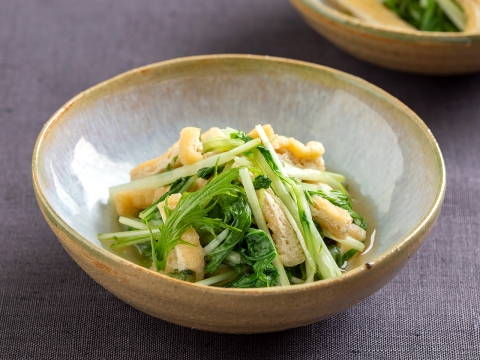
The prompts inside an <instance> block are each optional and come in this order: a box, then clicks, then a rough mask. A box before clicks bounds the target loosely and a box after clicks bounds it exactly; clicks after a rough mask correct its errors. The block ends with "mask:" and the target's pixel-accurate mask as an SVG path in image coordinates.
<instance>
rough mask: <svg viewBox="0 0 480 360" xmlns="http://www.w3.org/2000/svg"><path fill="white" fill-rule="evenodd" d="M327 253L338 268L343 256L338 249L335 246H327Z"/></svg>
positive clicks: (341, 263)
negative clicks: (328, 252)
mask: <svg viewBox="0 0 480 360" xmlns="http://www.w3.org/2000/svg"><path fill="white" fill-rule="evenodd" d="M328 251H330V254H332V257H333V259H334V260H335V262H336V263H337V265H338V266H339V267H341V266H342V265H343V256H342V252H341V251H340V248H339V247H338V246H336V245H328Z"/></svg>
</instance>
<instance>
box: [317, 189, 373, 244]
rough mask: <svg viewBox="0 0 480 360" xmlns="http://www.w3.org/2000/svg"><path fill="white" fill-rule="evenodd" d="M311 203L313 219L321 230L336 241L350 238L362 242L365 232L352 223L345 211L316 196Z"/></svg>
mask: <svg viewBox="0 0 480 360" xmlns="http://www.w3.org/2000/svg"><path fill="white" fill-rule="evenodd" d="M312 201H313V204H314V208H313V209H312V216H313V218H314V219H315V220H316V221H317V222H318V223H319V224H320V226H321V227H322V228H323V229H325V230H328V231H329V232H330V234H332V235H333V236H335V237H336V238H337V239H340V240H343V239H346V237H347V236H350V237H352V238H354V239H356V240H359V241H362V240H364V239H365V238H366V236H367V233H366V231H365V230H363V229H362V228H361V227H359V226H358V225H356V224H354V223H353V219H352V217H351V216H350V214H349V213H348V211H347V210H345V209H342V208H339V207H338V206H335V205H333V204H332V203H331V202H330V201H328V200H326V199H324V198H322V197H320V196H318V195H315V196H313V197H312Z"/></svg>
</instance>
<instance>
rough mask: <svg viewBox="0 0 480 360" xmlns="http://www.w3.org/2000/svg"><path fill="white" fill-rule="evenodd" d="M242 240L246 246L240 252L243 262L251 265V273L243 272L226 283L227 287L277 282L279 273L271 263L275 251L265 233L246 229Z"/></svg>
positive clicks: (266, 285)
mask: <svg viewBox="0 0 480 360" xmlns="http://www.w3.org/2000/svg"><path fill="white" fill-rule="evenodd" d="M244 242H245V243H246V244H247V247H246V248H242V249H241V250H240V253H241V254H242V257H243V258H244V260H245V262H246V263H247V264H248V265H250V266H252V267H253V271H254V272H253V273H252V274H244V275H242V276H241V277H240V278H239V279H237V280H235V281H234V282H232V283H230V284H228V287H245V286H246V285H247V284H248V285H250V286H247V287H252V285H253V286H255V287H269V286H275V285H277V283H278V279H279V276H280V274H279V273H278V271H277V269H276V268H275V266H274V265H273V264H272V261H273V259H275V256H276V251H275V247H274V246H273V244H272V242H271V241H270V239H269V237H268V235H267V234H265V232H264V231H262V230H257V229H248V231H247V232H246V234H245V238H244Z"/></svg>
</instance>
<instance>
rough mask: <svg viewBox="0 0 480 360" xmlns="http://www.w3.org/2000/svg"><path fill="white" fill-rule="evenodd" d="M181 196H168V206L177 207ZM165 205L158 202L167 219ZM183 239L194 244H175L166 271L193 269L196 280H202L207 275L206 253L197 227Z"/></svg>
mask: <svg viewBox="0 0 480 360" xmlns="http://www.w3.org/2000/svg"><path fill="white" fill-rule="evenodd" d="M181 196H182V195H181V194H173V195H170V196H169V197H168V207H169V208H170V210H173V209H175V207H176V206H177V204H178V202H179V201H180V198H181ZM164 205H165V202H164V201H162V202H161V203H160V204H158V208H159V210H160V213H161V215H162V218H163V220H164V221H165V220H166V214H165V210H164ZM181 239H182V240H183V241H186V242H188V243H190V244H192V245H193V246H192V245H185V244H178V245H177V246H175V247H174V248H173V250H172V251H171V252H170V254H168V257H167V264H166V266H165V271H164V272H165V273H167V274H168V273H172V272H175V271H179V272H180V271H183V270H192V271H193V272H195V279H196V281H199V280H202V279H203V278H204V277H205V254H204V252H203V248H202V245H201V244H200V237H199V236H198V234H197V232H196V231H195V229H189V230H187V231H186V232H185V233H184V234H183V235H182V237H181ZM153 268H154V265H153Z"/></svg>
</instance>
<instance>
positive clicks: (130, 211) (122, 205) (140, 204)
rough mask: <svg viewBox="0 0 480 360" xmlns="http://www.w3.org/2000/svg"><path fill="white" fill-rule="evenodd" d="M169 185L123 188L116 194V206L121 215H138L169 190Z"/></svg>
mask: <svg viewBox="0 0 480 360" xmlns="http://www.w3.org/2000/svg"><path fill="white" fill-rule="evenodd" d="M168 188H169V187H168V186H162V187H161V188H157V189H134V190H123V191H119V192H118V193H116V194H115V207H116V209H117V213H118V215H120V216H128V217H136V216H138V214H139V213H140V212H141V211H142V210H145V209H146V208H147V207H149V206H150V205H152V204H153V203H155V201H157V200H158V199H160V197H161V196H162V195H163V194H165V193H166V192H167V191H168Z"/></svg>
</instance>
